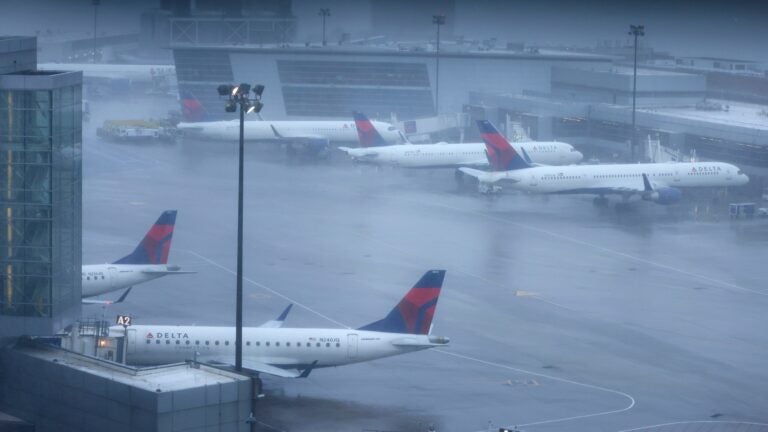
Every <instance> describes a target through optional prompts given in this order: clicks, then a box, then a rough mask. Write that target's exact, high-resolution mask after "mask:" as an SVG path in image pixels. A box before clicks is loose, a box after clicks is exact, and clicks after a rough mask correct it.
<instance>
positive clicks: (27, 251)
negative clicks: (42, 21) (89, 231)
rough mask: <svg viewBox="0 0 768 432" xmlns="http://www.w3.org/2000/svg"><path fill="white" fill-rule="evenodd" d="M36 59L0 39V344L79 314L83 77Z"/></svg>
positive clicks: (21, 45)
mask: <svg viewBox="0 0 768 432" xmlns="http://www.w3.org/2000/svg"><path fill="white" fill-rule="evenodd" d="M36 53H37V44H36V40H35V38H33V37H0V193H1V194H2V199H1V200H0V202H2V212H1V213H0V225H2V228H1V229H0V267H1V268H0V290H1V291H0V292H1V294H0V341H2V340H3V338H12V337H17V336H21V335H50V334H53V333H55V332H56V331H58V330H60V329H62V328H63V327H64V326H66V325H68V324H70V323H72V322H74V321H75V320H76V319H77V318H79V316H80V297H81V287H80V283H81V280H80V272H81V255H82V254H81V239H82V235H81V208H82V203H81V195H82V193H81V191H82V170H81V153H82V152H81V150H82V130H81V127H82V126H81V125H82V120H81V113H82V101H81V94H82V91H81V90H82V73H81V72H60V71H38V70H37V57H36ZM0 345H2V344H0Z"/></svg>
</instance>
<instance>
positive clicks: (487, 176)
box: [459, 167, 518, 183]
mask: <svg viewBox="0 0 768 432" xmlns="http://www.w3.org/2000/svg"><path fill="white" fill-rule="evenodd" d="M459 171H461V172H463V173H464V174H466V175H468V176H471V177H474V178H476V179H478V180H479V181H480V182H481V183H496V182H497V181H499V180H502V179H504V180H507V181H509V182H511V183H517V181H518V180H516V179H514V178H505V177H504V172H488V171H482V170H479V169H475V168H467V167H461V168H459Z"/></svg>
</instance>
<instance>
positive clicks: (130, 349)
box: [123, 327, 144, 363]
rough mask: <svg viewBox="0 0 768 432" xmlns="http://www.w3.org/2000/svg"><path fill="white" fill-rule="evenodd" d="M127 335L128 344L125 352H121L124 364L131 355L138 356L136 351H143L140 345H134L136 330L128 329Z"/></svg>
mask: <svg viewBox="0 0 768 432" xmlns="http://www.w3.org/2000/svg"><path fill="white" fill-rule="evenodd" d="M127 333H128V334H127V335H126V336H127V337H128V343H127V344H126V345H125V351H124V352H123V359H125V362H126V363H127V362H128V359H129V357H130V356H131V355H133V356H134V357H135V356H136V354H138V353H137V352H136V350H137V349H144V348H143V346H142V345H140V344H137V343H136V330H134V329H132V328H130V327H128V331H127Z"/></svg>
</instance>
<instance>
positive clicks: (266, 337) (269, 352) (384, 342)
mask: <svg viewBox="0 0 768 432" xmlns="http://www.w3.org/2000/svg"><path fill="white" fill-rule="evenodd" d="M113 329H114V331H115V332H117V333H122V331H123V329H122V327H114V328H113ZM395 344H400V345H395ZM409 344H410V345H409ZM431 346H434V344H432V343H431V342H430V338H429V336H427V335H414V334H399V333H382V332H372V331H360V330H354V329H316V328H262V327H249V328H244V329H243V357H244V358H250V359H253V360H255V361H258V362H261V363H266V364H269V365H272V366H277V367H281V368H299V369H300V368H305V367H307V366H309V365H311V364H312V363H313V362H315V361H317V364H316V365H315V367H329V366H340V365H345V364H350V363H358V362H364V361H368V360H373V359H377V358H382V357H389V356H394V355H398V354H404V353H408V352H413V351H418V350H422V349H427V348H430V347H431ZM234 356H235V328H234V327H197V326H147V325H140V326H132V327H129V328H128V352H127V357H126V358H127V363H129V364H133V365H157V364H166V363H174V362H182V361H185V360H192V359H201V360H203V359H215V358H234Z"/></svg>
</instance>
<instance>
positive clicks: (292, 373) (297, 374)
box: [198, 357, 317, 378]
mask: <svg viewBox="0 0 768 432" xmlns="http://www.w3.org/2000/svg"><path fill="white" fill-rule="evenodd" d="M198 361H199V362H201V363H209V364H211V365H214V366H221V365H226V366H232V365H234V364H235V358H234V357H227V358H222V357H198ZM315 365H317V360H315V361H314V362H312V364H311V365H310V366H309V367H308V368H306V369H304V370H303V371H299V370H296V369H282V368H279V367H277V366H272V365H270V364H267V363H263V362H260V361H256V360H254V359H252V358H248V357H243V368H245V369H248V370H252V371H254V372H259V373H265V374H267V375H274V376H277V377H280V378H306V377H308V376H309V374H310V373H311V372H312V370H313V369H314V368H315Z"/></svg>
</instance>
